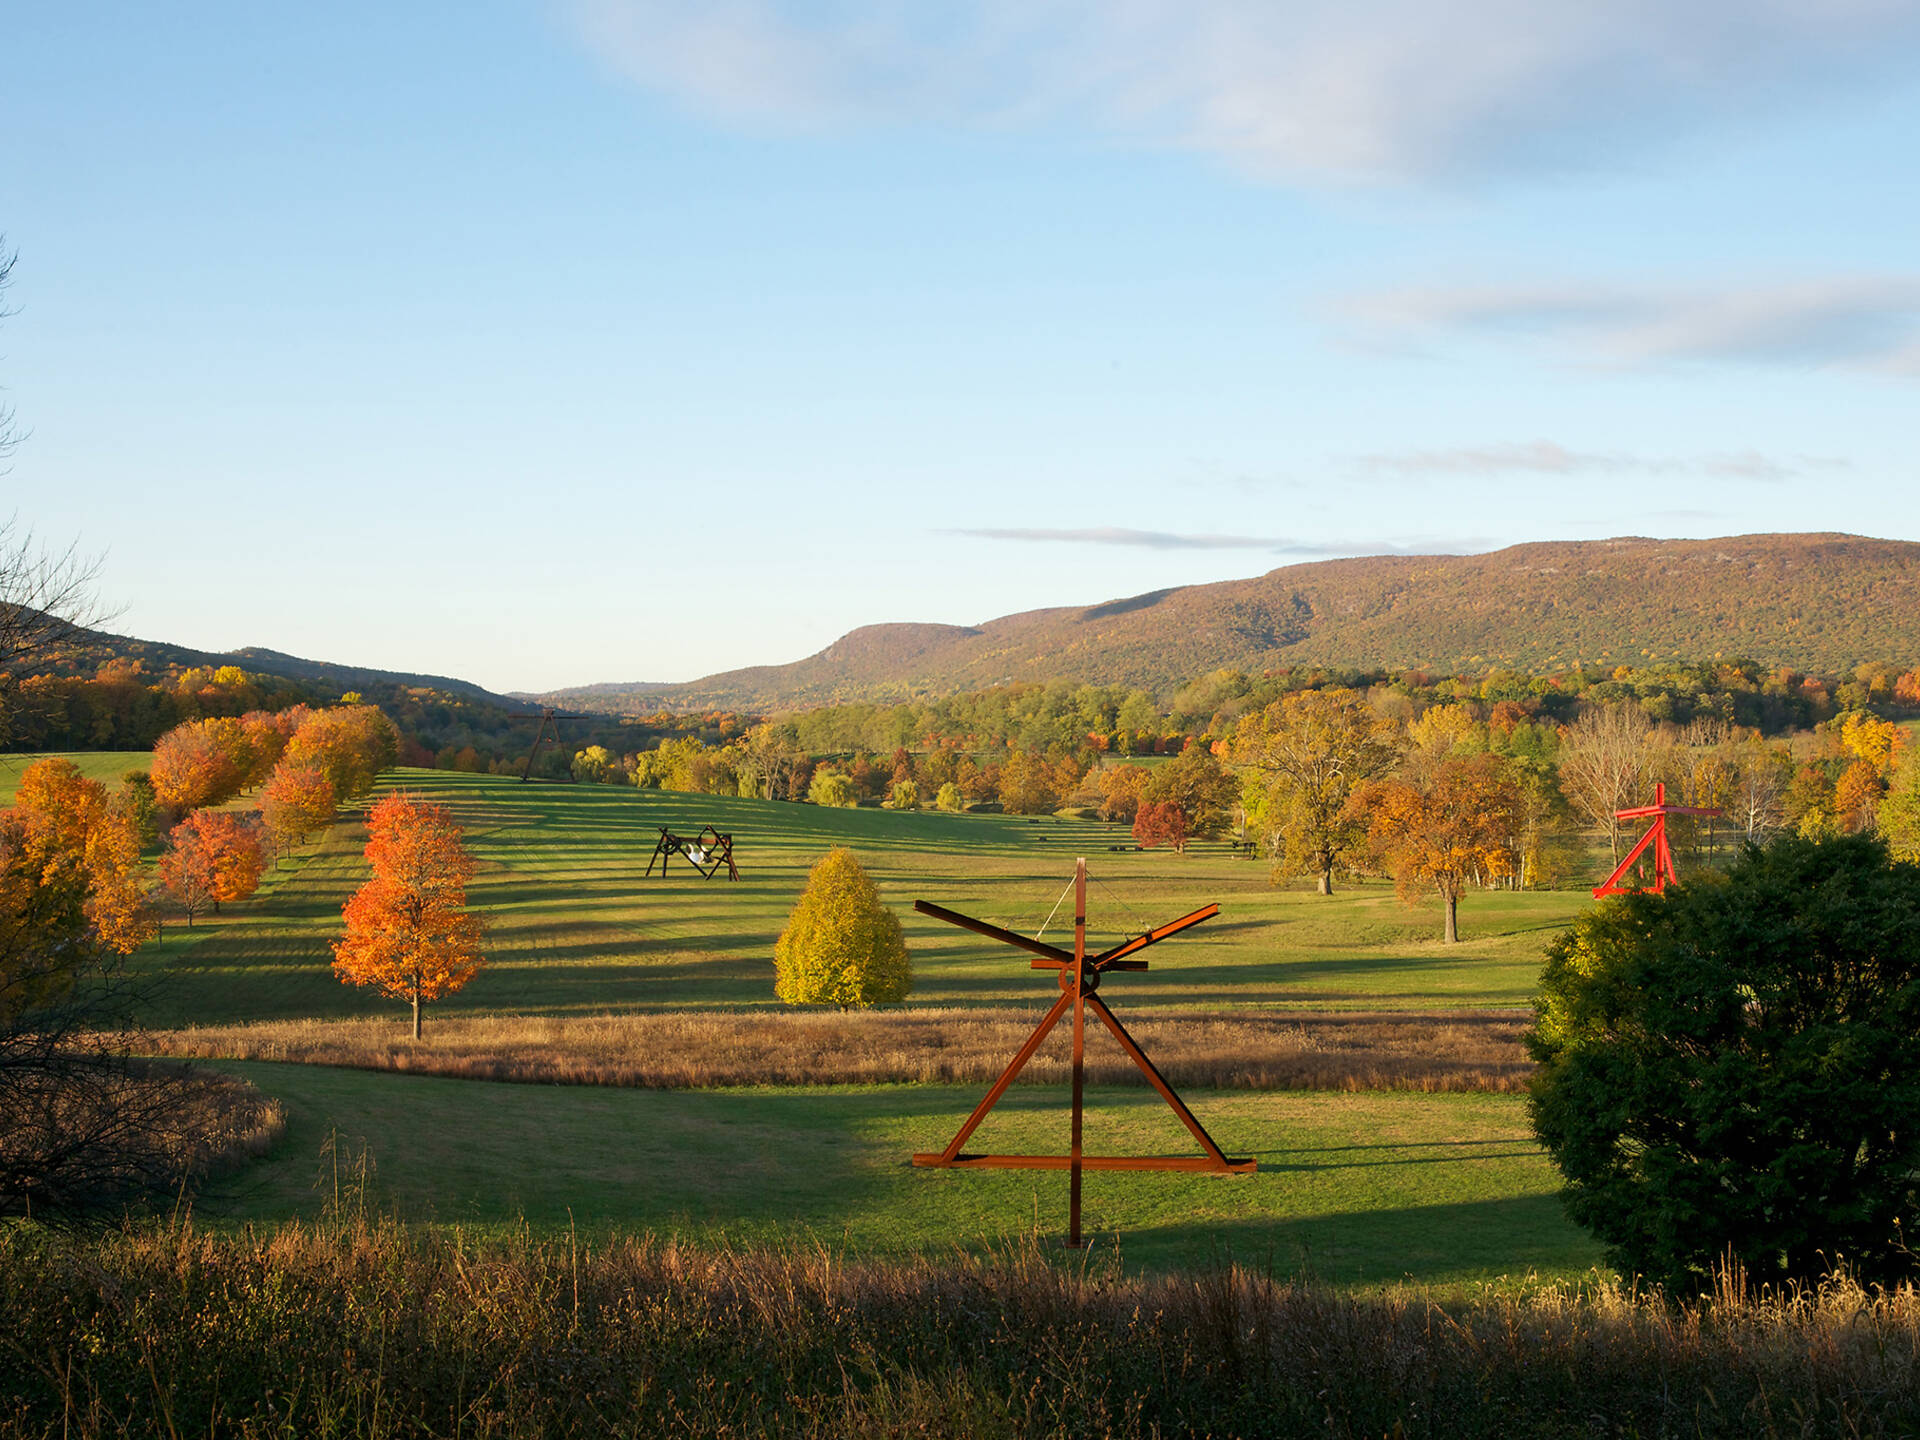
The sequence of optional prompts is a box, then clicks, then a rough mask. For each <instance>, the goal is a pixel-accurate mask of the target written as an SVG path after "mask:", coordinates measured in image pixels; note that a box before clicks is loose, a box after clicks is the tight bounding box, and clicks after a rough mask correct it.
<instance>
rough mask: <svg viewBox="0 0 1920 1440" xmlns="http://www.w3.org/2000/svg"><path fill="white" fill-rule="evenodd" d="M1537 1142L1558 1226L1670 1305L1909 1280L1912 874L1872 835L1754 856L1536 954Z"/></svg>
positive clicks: (1915, 1168)
mask: <svg viewBox="0 0 1920 1440" xmlns="http://www.w3.org/2000/svg"><path fill="white" fill-rule="evenodd" d="M1537 1006H1538V1019H1537V1021H1536V1024H1535V1027H1534V1029H1533V1032H1532V1033H1531V1035H1530V1036H1529V1040H1528V1044H1529V1048H1530V1049H1531V1050H1532V1052H1533V1057H1534V1059H1535V1061H1537V1062H1538V1069H1537V1071H1536V1072H1535V1075H1534V1079H1533V1082H1532V1100H1531V1106H1532V1114H1533V1123H1534V1128H1535V1130H1536V1131H1537V1133H1538V1134H1539V1136H1540V1139H1541V1141H1542V1142H1543V1143H1544V1144H1545V1145H1546V1147H1547V1149H1548V1150H1549V1151H1550V1152H1551V1154H1552V1156H1553V1159H1554V1163H1555V1164H1556V1165H1558V1166H1559V1167H1560V1170H1561V1173H1562V1174H1563V1175H1564V1176H1565V1177H1566V1181H1567V1186H1566V1189H1565V1191H1564V1197H1565V1201H1566V1205H1567V1209H1568V1212H1569V1213H1570V1214H1571V1215H1572V1217H1573V1218H1574V1219H1575V1220H1576V1221H1577V1222H1579V1223H1580V1224H1582V1225H1585V1226H1586V1227H1587V1228H1589V1229H1590V1230H1592V1231H1593V1232H1594V1233H1595V1234H1596V1235H1597V1236H1599V1237H1600V1239H1602V1240H1604V1241H1605V1242H1606V1243H1607V1245H1608V1247H1609V1252H1608V1254H1609V1259H1610V1261H1611V1262H1612V1263H1613V1264H1614V1265H1615V1266H1616V1267H1617V1268H1619V1269H1620V1270H1621V1271H1622V1272H1623V1273H1625V1274H1629V1275H1640V1276H1643V1277H1645V1278H1647V1279H1649V1280H1654V1281H1658V1282H1659V1283H1661V1284H1662V1285H1665V1286H1667V1287H1669V1288H1670V1289H1673V1290H1694V1289H1697V1288H1699V1287H1701V1286H1703V1285H1705V1284H1706V1283H1708V1281H1709V1279H1710V1277H1711V1272H1712V1268H1713V1266H1714V1265H1715V1264H1716V1263H1717V1262H1718V1261H1719V1260H1720V1259H1721V1257H1723V1256H1724V1255H1727V1254H1729V1253H1730V1254H1731V1255H1733V1256H1734V1257H1735V1258H1737V1259H1738V1260H1739V1262H1740V1263H1741V1264H1742V1265H1743V1266H1744V1267H1745V1269H1746V1272H1747V1274H1748V1275H1749V1276H1750V1277H1751V1278H1752V1279H1754V1280H1756V1281H1762V1282H1769V1283H1775V1284H1778V1283H1783V1282H1786V1281H1811V1280H1814V1279H1816V1278H1817V1277H1819V1276H1820V1275H1821V1274H1823V1273H1825V1272H1826V1271H1828V1270H1829V1269H1831V1268H1832V1267H1833V1266H1834V1265H1836V1264H1840V1263H1844V1264H1845V1265H1846V1266H1848V1267H1849V1268H1850V1269H1851V1270H1852V1271H1853V1272H1854V1273H1855V1274H1856V1275H1857V1276H1858V1277H1859V1278H1860V1279H1862V1280H1865V1281H1869V1282H1885V1283H1891V1282H1894V1281H1897V1280H1900V1279H1904V1278H1909V1277H1911V1276H1913V1275H1914V1274H1915V1273H1916V1270H1917V1269H1920V1266H1916V1261H1915V1255H1914V1252H1913V1251H1912V1250H1911V1249H1909V1248H1908V1240H1909V1238H1910V1237H1908V1236H1906V1235H1905V1233H1904V1231H1903V1224H1904V1223H1910V1221H1911V1219H1912V1217H1913V1216H1914V1215H1915V1214H1916V1213H1917V1212H1916V1202H1920V867H1916V866H1913V865H1909V864H1904V863H1899V864H1896V863H1890V862H1889V857H1888V853H1887V848H1886V846H1885V844H1884V843H1883V842H1882V841H1881V840H1879V839H1878V838H1877V837H1875V836H1871V835H1853V836H1836V837H1833V838H1830V839H1828V840H1826V841H1825V842H1824V843H1815V842H1813V841H1811V840H1808V839H1804V838H1802V837H1799V836H1796V835H1790V834H1789V835H1783V836H1780V837H1779V838H1777V839H1776V840H1774V841H1773V842H1772V843H1771V844H1770V845H1768V846H1767V847H1765V848H1764V849H1762V848H1756V847H1752V846H1749V847H1747V848H1746V850H1745V852H1744V853H1743V854H1742V855H1741V857H1740V858H1739V859H1738V860H1736V861H1735V862H1734V863H1733V865H1732V866H1731V867H1730V868H1729V870H1728V872H1727V874H1726V876H1725V878H1724V879H1722V880H1715V879H1712V878H1706V879H1702V880H1698V881H1691V882H1689V883H1687V884H1683V885H1680V886H1676V887H1674V888H1672V889H1669V890H1668V891H1667V892H1666V893H1665V894H1664V895H1653V894H1641V895H1627V896H1620V897H1616V898H1613V899H1610V900H1608V901H1607V902H1606V903H1604V904H1602V905H1600V906H1599V907H1597V908H1596V909H1594V910H1592V911H1589V912H1588V913H1587V914H1586V915H1584V916H1582V917H1581V918H1580V919H1579V920H1578V921H1577V922H1575V924H1574V925H1573V927H1572V928H1571V929H1569V930H1568V931H1566V932H1565V933H1564V934H1562V935H1561V936H1560V937H1559V939H1557V940H1556V941H1555V942H1554V943H1553V945H1552V946H1551V947H1549V949H1548V951H1547V965H1546V969H1545V972H1544V974H1543V976H1542V983H1541V993H1540V997H1539V1000H1538V1002H1537Z"/></svg>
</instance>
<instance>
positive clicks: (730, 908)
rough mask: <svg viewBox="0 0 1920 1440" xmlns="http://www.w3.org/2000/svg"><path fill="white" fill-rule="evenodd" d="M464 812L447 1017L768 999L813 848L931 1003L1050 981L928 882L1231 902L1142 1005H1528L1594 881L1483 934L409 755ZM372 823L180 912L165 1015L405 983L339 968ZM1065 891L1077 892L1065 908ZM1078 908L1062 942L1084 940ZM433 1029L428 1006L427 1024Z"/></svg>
mask: <svg viewBox="0 0 1920 1440" xmlns="http://www.w3.org/2000/svg"><path fill="white" fill-rule="evenodd" d="M400 779H401V781H402V782H403V783H404V784H406V785H407V786H409V787H411V788H414V789H416V790H419V791H421V792H423V793H426V794H428V795H430V796H432V797H433V798H435V799H438V800H442V801H444V802H446V803H447V804H449V805H450V806H452V807H453V808H454V810H455V811H456V813H457V814H458V815H459V817H460V819H461V821H462V823H463V824H464V825H465V826H466V827H467V831H468V838H469V843H470V845H471V847H472V849H473V851H474V853H475V854H476V856H477V857H478V859H479V861H480V865H481V870H480V875H479V877H478V879H477V881H476V883H475V885H474V887H473V890H472V898H473V900H474V901H475V903H477V904H479V905H481V906H483V907H485V909H486V910H487V912H488V914H489V916H490V918H491V920H492V923H493V931H492V937H491V940H490V942H489V947H488V949H489V954H490V956H491V957H492V964H491V966H490V968H489V969H488V970H487V971H485V972H484V973H483V974H482V975H480V976H479V978H477V979H476V980H475V981H474V982H473V983H472V984H471V985H470V986H469V987H468V988H467V989H466V991H464V992H463V993H462V994H460V995H458V996H456V997H453V998H451V999H449V1000H447V1001H444V1002H442V1008H443V1010H459V1011H466V1012H496V1013H536V1014H556V1015H565V1014H590V1013H598V1012H603V1011H606V1010H609V1009H626V1008H633V1007H645V1008H708V1007H714V1006H738V1005H771V1004H773V1003H774V1001H773V994H772V960H771V956H772V949H773V940H774V937H775V936H776V935H777V934H778V933H779V930H780V928H781V925H782V923H783V922H784V919H785V916H786V913H787V911H788V910H789V909H790V908H791V906H792V904H793V902H794V900H795V898H796V897H797V896H798V894H799V891H800V887H801V885H802V884H803V883H804V881H805V877H806V871H807V867H808V866H809V865H810V864H811V863H812V862H813V861H814V860H815V859H817V858H818V857H819V856H820V855H821V854H822V853H823V852H824V850H825V849H826V847H827V846H828V845H830V844H847V845H851V846H852V847H853V849H854V850H855V852H856V853H857V854H858V855H859V856H860V858H861V859H862V861H863V862H865V863H866V864H867V865H868V866H869V868H870V869H871V870H872V871H873V873H874V875H875V878H876V879H877V880H878V881H879V883H880V886H881V889H882V891H883V893H884V894H885V896H886V898H887V899H888V901H889V902H890V903H891V904H892V905H893V906H894V908H895V910H896V912H897V913H898V914H899V915H900V917H901V919H902V922H903V923H904V924H905V926H906V928H907V933H908V939H909V943H910V944H911V946H912V948H913V954H914V965H915V976H916V979H915V989H914V996H913V999H914V1001H915V1002H916V1003H923V1004H975V1003H998V1004H1008V1003H1012V1004H1035V1005H1039V1004H1045V1003H1047V1002H1049V1001H1050V1000H1051V999H1052V987H1051V983H1050V979H1049V978H1048V977H1045V976H1040V975H1036V974H1035V973H1034V972H1032V971H1031V970H1029V969H1028V968H1027V967H1026V965H1025V964H1024V962H1023V960H1022V959H1021V958H1020V957H1019V956H1018V955H1017V954H1015V953H1014V952H1012V951H1010V950H1008V949H1006V948H1005V947H1003V946H999V945H995V944H993V943H991V942H988V941H984V940H979V939H977V938H975V937H973V936H971V935H969V934H967V933H965V932H963V931H959V930H955V929H953V928H951V927H949V926H946V925H941V924H938V923H937V922H933V921H929V920H924V919H922V918H921V917H919V916H916V915H914V914H913V913H912V910H911V906H912V902H913V901H914V900H915V899H918V898H926V899H930V900H934V901H937V902H939V903H942V904H945V905H948V906H951V907H953V908H956V909H960V910H963V911H966V912H967V913H970V914H974V915H978V916H982V917H984V918H988V919H992V920H995V921H998V922H999V923H1002V924H1006V925H1009V926H1013V927H1015V928H1019V929H1023V930H1025V931H1027V932H1028V933H1032V932H1033V931H1034V930H1035V929H1037V928H1038V927H1039V926H1040V924H1041V922H1042V921H1043V920H1044V919H1045V918H1046V916H1047V913H1048V911H1049V909H1050V908H1051V907H1052V906H1053V904H1054V902H1055V900H1056V899H1057V898H1058V897H1059V896H1060V894H1061V890H1062V887H1063V886H1064V885H1065V884H1066V882H1067V880H1068V879H1069V878H1070V876H1071V874H1072V866H1073V858H1074V856H1075V855H1076V854H1085V855H1086V856H1087V857H1088V859H1089V865H1090V868H1091V870H1092V872H1093V873H1094V875H1095V877H1096V881H1097V883H1096V884H1095V885H1094V887H1093V890H1092V904H1091V907H1090V908H1091V911H1092V926H1091V929H1092V937H1091V938H1092V939H1093V941H1094V943H1101V942H1103V941H1104V942H1109V943H1110V942H1111V941H1113V940H1115V939H1118V938H1120V937H1121V936H1122V935H1123V934H1131V933H1137V931H1139V930H1141V929H1144V928H1146V927H1147V925H1149V924H1153V923H1159V922H1161V921H1164V920H1167V919H1171V918H1173V917H1174V916H1177V915H1180V914H1183V913H1185V912H1186V911H1189V910H1192V909H1194V908H1197V907H1198V906H1200V905H1203V904H1205V903H1207V902H1208V901H1218V902H1220V905H1221V915H1220V917H1219V918H1218V919H1216V920H1212V921H1209V922H1207V923H1206V924H1204V925H1202V926H1200V927H1198V928H1197V929H1195V930H1194V931H1192V932H1191V933H1190V934H1188V935H1183V936H1181V937H1179V938H1178V939H1176V940H1173V941H1169V942H1168V943H1167V944H1165V945H1163V946H1160V947H1158V948H1156V949H1155V950H1154V951H1153V952H1152V955H1151V957H1150V958H1151V961H1152V964H1153V969H1152V970H1151V971H1149V972H1148V973H1146V974H1143V975H1127V976H1122V977H1118V978H1117V979H1115V980H1114V982H1113V984H1112V986H1111V990H1112V996H1113V998H1114V1000H1115V1003H1117V1004H1119V1005H1121V1006H1123V1007H1125V1006H1152V1007H1154V1008H1165V1007H1170V1006H1205V1007H1208V1008H1217V1007H1221V1006H1260V1007H1268V1008H1316V1009H1319V1008H1347V1009H1391V1008H1431V1007H1460V1006H1494V1005H1523V1004H1525V1003H1526V1002H1527V1000H1528V998H1529V996H1530V995H1531V993H1532V988H1533V984H1534V980H1535V976H1536V974H1537V971H1538V964H1539V954H1540V949H1541V946H1542V945H1543V943H1544V942H1545V940H1546V939H1547V937H1548V936H1549V935H1551V934H1552V933H1553V932H1554V931H1555V930H1556V929H1558V928H1559V927H1560V926H1561V925H1563V924H1564V923H1565V922H1566V921H1567V919H1568V918H1569V917H1570V916H1571V915H1573V914H1574V913H1575V912H1576V911H1577V910H1578V909H1579V908H1580V906H1581V904H1582V903H1583V901H1584V899H1585V896H1584V894H1583V893H1579V892H1547V893H1538V894H1525V895H1508V894H1488V895H1474V896H1471V897H1469V898H1468V899H1467V900H1466V902H1465V903H1464V904H1463V905H1462V907H1461V916H1462V928H1463V932H1464V935H1465V937H1466V938H1465V940H1464V941H1463V942H1462V943H1461V944H1459V945H1453V946H1447V945H1443V944H1442V943H1441V942H1440V941H1439V939H1438V938H1437V935H1438V930H1439V916H1438V912H1437V911H1436V910H1433V909H1426V910H1410V909H1408V908H1407V907H1405V906H1403V905H1402V904H1401V903H1400V901H1399V900H1398V899H1397V898H1396V897H1395V896H1394V894H1393V892H1392V890H1391V888H1390V887H1387V886H1385V885H1379V884H1373V885H1368V886H1364V887H1359V888H1356V889H1352V890H1349V891H1348V892H1346V893H1344V894H1342V895H1339V896H1336V897H1334V898H1333V899H1332V900H1327V899H1323V898H1321V897H1319V896H1315V895H1311V894H1308V893H1305V892H1304V891H1303V890H1301V889H1298V888H1291V889H1276V888H1274V887H1273V886H1272V885H1270V884H1269V883H1268V878H1267V867H1266V866H1265V865H1264V864H1263V863H1261V862H1258V861H1250V860H1247V859H1245V858H1242V857H1238V856H1235V855H1233V854H1231V853H1229V852H1227V851H1225V850H1224V849H1223V848H1220V847H1213V848H1210V849H1208V848H1203V849H1202V850H1200V851H1198V852H1196V853H1193V854H1189V855H1186V856H1177V855H1173V854H1171V853H1168V852H1146V853H1110V852H1109V851H1108V850H1107V848H1106V847H1107V846H1108V845H1110V844H1117V843H1120V842H1121V841H1123V840H1124V839H1125V838H1126V836H1125V832H1124V830H1122V829H1120V828H1118V827H1108V826H1103V825H1100V824H1097V823H1094V822H1085V821H1068V820H1052V819H1049V820H1047V821H1045V822H1043V823H1038V824H1035V823H1030V822H1028V821H1025V820H1022V819H1019V818H1017V817H1010V816H986V815H945V814H937V813H921V814H898V813H894V812H891V811H879V810H824V809H820V808H818V807H815V806H800V805H787V804H776V803H771V802H765V801H754V800H739V799H728V798H722V797H715V796H705V795H683V794H670V793H663V792H660V791H636V790H631V789H627V788H624V787H613V786H578V787H574V786H535V785H524V786H523V785H519V784H517V783H515V782H513V781H510V780H502V779H498V778H495V777H488V776H470V775H456V774H452V773H449V772H441V771H405V772H401V773H400ZM706 822H712V823H713V824H715V825H716V826H718V827H719V828H721V829H723V830H730V831H732V833H733V835H734V840H735V851H736V854H737V856H738V858H739V861H740V865H741V872H742V879H741V881H740V883H738V884H729V883H727V881H726V880H725V879H724V878H716V879H714V880H711V881H706V880H701V879H699V878H698V877H697V876H695V875H693V874H692V872H691V871H689V870H688V869H686V868H684V866H683V865H679V864H676V866H675V869H674V871H673V874H672V876H671V877H670V878H668V879H666V880H664V881H663V880H661V879H660V878H659V875H658V873H657V872H656V874H655V876H654V877H653V878H651V879H648V878H646V877H645V874H644V872H645V870H646V866H647V860H648V856H649V854H650V853H651V851H652V848H653V843H654V840H655V838H656V837H657V834H658V831H657V829H656V827H657V826H659V825H671V826H673V827H674V828H675V829H676V830H678V831H681V832H683V833H687V832H691V831H693V830H696V829H698V828H699V826H700V825H701V824H702V823H706ZM362 839H363V837H362V833H361V830H360V827H359V826H358V825H357V824H354V823H342V824H340V825H337V826H336V827H335V828H334V833H333V834H332V836H330V837H329V838H328V840H327V841H326V842H325V843H323V844H320V845H318V846H316V847H315V848H313V849H312V850H310V851H309V852H307V853H305V854H303V855H300V856H297V857H294V858H292V859H290V860H288V861H286V862H284V864H283V866H282V867H281V868H280V869H279V870H277V871H275V872H274V873H273V874H272V875H271V876H270V877H269V880H268V883H267V884H266V886H264V887H263V889H262V891H261V893H260V894H259V895H258V896H256V897H255V898H254V899H252V900H250V901H248V902H246V903H245V904H243V905H241V906H237V907H230V913H229V914H227V915H225V916H222V917H218V918H215V919H212V920H210V921H206V922H202V924H201V926H200V927H199V928H198V929H197V930H196V932H195V933H194V934H193V935H192V936H189V935H187V934H186V933H185V932H184V931H183V930H182V929H181V928H180V927H179V926H178V925H177V924H170V925H169V926H168V929H167V936H166V938H165V941H164V943H163V945H162V946H160V947H157V948H156V949H153V950H149V951H148V952H146V955H145V957H144V960H143V963H145V964H146V965H147V966H149V967H150V968H154V969H165V970H166V971H167V972H169V974H168V980H167V984H166V988H165V990H164V991H163V993H162V995H161V996H160V998H159V1000H158V1002H157V1003H156V1005H155V1006H154V1008H153V1010H152V1013H151V1018H152V1019H153V1020H155V1021H156V1022H158V1023H162V1024H182V1023H197V1024H220V1023H227V1022H234V1021H246V1020H254V1019H269V1018H293V1017H303V1016H322V1017H324V1016H342V1015H364V1014H370V1013H378V1012H379V1011H381V1010H382V1009H387V1008H390V1007H389V1006H388V1004H387V1002H383V1001H380V1000H379V999H377V998H376V997H374V996H372V995H370V994H368V993H366V992H361V991H351V990H347V989H345V988H344V987H342V986H341V985H340V984H338V983H337V982H336V981H335V980H334V979H333V977H332V975H331V973H330V972H329V970H328V968H327V962H328V958H329V957H328V951H327V942H328V940H329V939H330V938H331V937H333V936H334V935H337V934H338V933H339V915H340V906H341V905H342V904H343V903H344V902H345V900H346V898H347V896H348V895H349V894H351V893H352V890H353V888H354V886H355V885H357V884H358V883H359V881H360V879H361V878H362V877H363V876H364V874H365V873H366V872H365V867H364V862H363V861H362V860H361V859H360V856H359V847H360V845H361V843H362ZM1063 908H1064V907H1063ZM1070 933H1071V927H1070V925H1068V926H1064V927H1063V923H1062V920H1061V918H1060V917H1059V916H1056V917H1055V919H1054V922H1053V929H1052V930H1050V931H1049V935H1050V936H1051V937H1055V938H1059V937H1062V936H1070ZM429 1023H430V1022H429Z"/></svg>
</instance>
